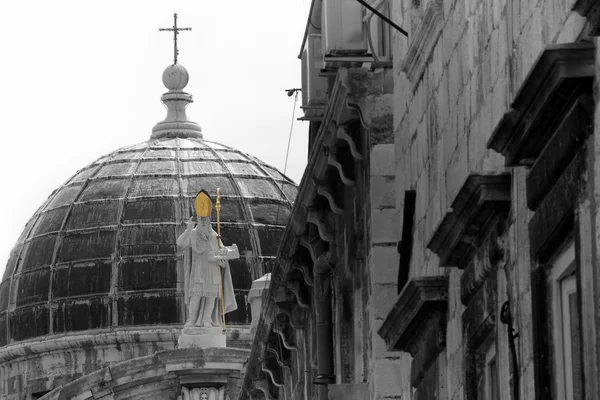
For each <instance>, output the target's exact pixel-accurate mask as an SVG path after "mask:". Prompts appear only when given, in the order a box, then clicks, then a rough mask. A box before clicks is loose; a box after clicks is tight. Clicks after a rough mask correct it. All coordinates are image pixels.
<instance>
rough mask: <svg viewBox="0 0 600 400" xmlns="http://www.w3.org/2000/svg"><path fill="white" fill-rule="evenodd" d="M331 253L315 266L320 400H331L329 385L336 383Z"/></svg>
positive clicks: (322, 257) (315, 381) (316, 382)
mask: <svg viewBox="0 0 600 400" xmlns="http://www.w3.org/2000/svg"><path fill="white" fill-rule="evenodd" d="M331 253H332V252H331V251H329V252H327V253H324V254H323V255H321V256H320V257H319V258H318V259H317V261H316V262H315V265H314V270H313V271H314V273H315V286H314V294H315V322H316V332H317V362H318V365H317V376H316V379H315V380H314V383H315V384H316V385H319V400H327V399H328V398H329V394H328V392H329V388H328V385H329V384H333V383H335V373H334V369H333V352H334V348H333V315H332V309H331V308H332V304H331V298H332V295H331V291H332V288H331V267H332V266H333V265H332V257H331Z"/></svg>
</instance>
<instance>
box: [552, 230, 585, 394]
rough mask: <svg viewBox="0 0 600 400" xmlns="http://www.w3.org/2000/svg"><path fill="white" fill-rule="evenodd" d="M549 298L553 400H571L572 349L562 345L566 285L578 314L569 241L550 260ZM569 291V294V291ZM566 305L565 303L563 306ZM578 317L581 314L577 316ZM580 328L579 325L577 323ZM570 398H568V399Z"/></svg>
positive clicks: (572, 250) (574, 263) (572, 249)
mask: <svg viewBox="0 0 600 400" xmlns="http://www.w3.org/2000/svg"><path fill="white" fill-rule="evenodd" d="M549 264H550V265H551V270H550V276H549V278H550V279H549V281H550V286H551V287H550V299H551V304H550V305H551V312H552V328H551V329H552V335H553V340H552V342H553V343H552V345H551V348H552V352H553V357H552V358H553V369H554V371H553V378H554V382H556V386H555V391H556V392H555V396H554V397H555V398H556V399H565V400H568V399H573V389H574V385H573V375H572V371H573V370H572V368H573V359H572V349H570V345H569V349H568V351H567V349H566V348H567V343H566V342H565V336H566V334H565V331H566V329H567V328H568V327H567V326H566V325H565V322H564V321H565V315H564V306H565V300H566V299H565V296H564V292H565V289H566V287H565V286H566V285H569V287H570V288H571V289H574V292H575V293H577V305H578V307H579V309H580V312H581V301H580V298H579V290H578V287H577V274H576V272H577V258H576V254H575V242H574V241H573V240H572V239H570V240H569V241H567V242H566V243H565V244H564V245H563V246H562V248H561V249H560V251H559V252H558V253H557V254H556V256H555V257H553V259H552V260H550V262H549ZM571 292H572V291H571ZM567 306H568V304H567ZM580 315H581V314H580ZM580 325H581V324H580ZM566 358H569V359H570V360H571V363H570V365H569V366H567V364H566V362H567V359H566ZM568 395H570V397H568Z"/></svg>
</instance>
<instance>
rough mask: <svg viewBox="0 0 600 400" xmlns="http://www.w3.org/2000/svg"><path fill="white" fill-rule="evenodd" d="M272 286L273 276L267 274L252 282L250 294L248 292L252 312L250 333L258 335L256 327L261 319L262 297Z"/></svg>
mask: <svg viewBox="0 0 600 400" xmlns="http://www.w3.org/2000/svg"><path fill="white" fill-rule="evenodd" d="M270 285H271V274H270V273H269V274H265V275H263V276H262V277H260V278H258V279H257V280H255V281H253V282H252V287H250V292H248V302H249V303H250V312H251V313H252V322H251V324H250V333H252V334H254V333H256V325H257V324H258V319H259V318H260V309H261V307H262V295H263V293H264V292H265V291H267V290H269V286H270Z"/></svg>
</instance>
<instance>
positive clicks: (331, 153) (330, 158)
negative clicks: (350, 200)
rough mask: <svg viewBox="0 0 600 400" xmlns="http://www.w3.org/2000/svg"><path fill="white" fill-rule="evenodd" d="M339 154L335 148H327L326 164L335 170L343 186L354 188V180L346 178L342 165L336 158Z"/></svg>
mask: <svg viewBox="0 0 600 400" xmlns="http://www.w3.org/2000/svg"><path fill="white" fill-rule="evenodd" d="M339 154H340V152H339V150H338V148H337V147H336V146H332V147H331V148H329V150H328V154H327V164H329V165H331V166H332V167H334V168H335V169H337V171H338V173H339V174H340V180H341V181H342V183H343V184H344V185H346V186H349V187H354V186H355V184H356V183H355V182H354V179H351V178H349V177H348V176H347V174H346V171H345V168H344V163H343V162H342V161H340V160H339V158H338V155H339Z"/></svg>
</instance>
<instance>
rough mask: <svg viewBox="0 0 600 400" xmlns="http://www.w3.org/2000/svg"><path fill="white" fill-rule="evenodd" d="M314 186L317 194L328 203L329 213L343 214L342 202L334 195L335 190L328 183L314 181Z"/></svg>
mask: <svg viewBox="0 0 600 400" xmlns="http://www.w3.org/2000/svg"><path fill="white" fill-rule="evenodd" d="M315 186H316V187H317V194H320V195H321V196H323V197H325V198H326V199H327V201H328V202H329V207H330V208H331V211H333V212H334V213H336V214H338V215H342V214H343V213H344V202H343V200H342V199H341V198H339V196H338V195H337V193H336V190H335V189H334V188H333V187H332V186H331V184H329V183H328V182H323V181H316V182H315Z"/></svg>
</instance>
